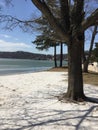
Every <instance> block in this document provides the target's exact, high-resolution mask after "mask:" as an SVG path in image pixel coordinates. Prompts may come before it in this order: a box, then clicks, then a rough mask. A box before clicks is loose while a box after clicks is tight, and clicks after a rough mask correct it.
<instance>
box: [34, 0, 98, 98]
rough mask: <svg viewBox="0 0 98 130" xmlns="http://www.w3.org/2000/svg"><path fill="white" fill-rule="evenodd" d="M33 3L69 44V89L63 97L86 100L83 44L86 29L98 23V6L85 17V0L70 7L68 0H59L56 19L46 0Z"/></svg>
mask: <svg viewBox="0 0 98 130" xmlns="http://www.w3.org/2000/svg"><path fill="white" fill-rule="evenodd" d="M32 2H33V4H34V5H35V6H36V7H37V8H38V9H39V10H40V11H41V12H42V13H43V14H44V15H45V17H46V18H47V20H48V22H49V23H50V25H51V27H52V28H53V29H54V30H55V32H57V33H58V37H59V38H60V39H61V40H62V41H64V42H66V43H67V45H68V61H69V62H68V67H69V68H68V90H67V93H66V94H64V96H63V98H68V99H72V100H84V99H85V98H86V97H85V95H84V91H83V77H82V59H81V57H82V46H83V40H84V39H83V36H84V31H85V30H86V29H87V28H89V27H90V26H93V25H96V24H97V25H98V8H97V9H96V10H95V11H94V12H93V13H92V14H91V15H89V16H88V17H87V18H85V19H84V15H85V12H84V0H82V1H80V0H73V7H72V9H69V2H68V0H58V2H59V4H60V11H61V19H62V22H61V23H60V22H59V20H57V19H56V17H55V15H54V13H53V12H52V11H51V8H50V7H49V6H48V4H47V2H46V1H45V0H37V1H36V0H32Z"/></svg>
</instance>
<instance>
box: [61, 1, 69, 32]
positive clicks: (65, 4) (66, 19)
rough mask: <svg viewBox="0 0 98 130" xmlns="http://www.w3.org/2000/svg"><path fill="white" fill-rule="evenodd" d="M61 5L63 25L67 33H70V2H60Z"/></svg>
mask: <svg viewBox="0 0 98 130" xmlns="http://www.w3.org/2000/svg"><path fill="white" fill-rule="evenodd" d="M60 5H61V18H62V25H63V28H64V29H65V32H68V31H69V28H70V20H69V3H68V0H60Z"/></svg>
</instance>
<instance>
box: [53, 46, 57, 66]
mask: <svg viewBox="0 0 98 130" xmlns="http://www.w3.org/2000/svg"><path fill="white" fill-rule="evenodd" d="M54 65H55V68H56V67H57V60H56V44H55V45H54Z"/></svg>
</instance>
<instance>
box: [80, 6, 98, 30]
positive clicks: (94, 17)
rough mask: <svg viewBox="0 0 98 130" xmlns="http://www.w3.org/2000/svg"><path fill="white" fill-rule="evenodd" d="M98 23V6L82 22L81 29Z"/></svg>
mask: <svg viewBox="0 0 98 130" xmlns="http://www.w3.org/2000/svg"><path fill="white" fill-rule="evenodd" d="M94 25H98V8H97V9H96V10H95V11H94V12H93V13H92V14H91V15H90V16H89V17H88V18H87V19H85V20H84V21H83V22H82V29H83V31H85V30H86V29H87V28H89V27H90V26H94Z"/></svg>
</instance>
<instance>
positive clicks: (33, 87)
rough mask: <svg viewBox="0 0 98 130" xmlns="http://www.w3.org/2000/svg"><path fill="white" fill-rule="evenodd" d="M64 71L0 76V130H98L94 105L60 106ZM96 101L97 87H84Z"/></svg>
mask: <svg viewBox="0 0 98 130" xmlns="http://www.w3.org/2000/svg"><path fill="white" fill-rule="evenodd" d="M67 77H68V76H67V72H66V73H65V72H39V73H32V74H29V73H28V74H20V75H10V76H0V130H98V104H93V103H88V102H86V103H85V102H84V103H79V104H74V103H61V102H59V101H58V100H57V98H56V97H55V96H56V95H58V94H60V93H62V92H65V91H66V89H67ZM85 93H86V95H87V96H91V97H95V98H98V86H97V87H96V86H92V85H85Z"/></svg>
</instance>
